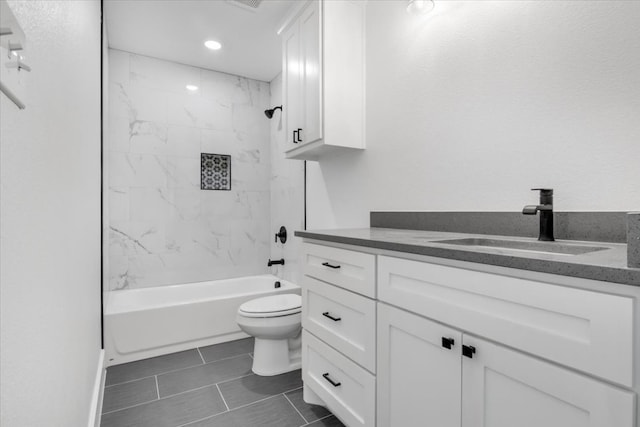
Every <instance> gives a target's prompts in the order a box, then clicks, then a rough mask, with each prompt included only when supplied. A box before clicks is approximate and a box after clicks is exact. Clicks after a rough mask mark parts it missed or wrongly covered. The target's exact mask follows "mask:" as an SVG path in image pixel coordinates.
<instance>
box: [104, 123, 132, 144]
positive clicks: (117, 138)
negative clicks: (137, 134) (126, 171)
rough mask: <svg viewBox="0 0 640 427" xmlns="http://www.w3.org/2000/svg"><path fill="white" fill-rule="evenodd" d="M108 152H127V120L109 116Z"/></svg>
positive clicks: (128, 138)
mask: <svg viewBox="0 0 640 427" xmlns="http://www.w3.org/2000/svg"><path fill="white" fill-rule="evenodd" d="M108 135H109V141H108V147H109V151H121V152H123V153H127V152H129V149H130V145H129V140H130V138H131V136H130V133H129V118H128V117H118V116H109V133H108Z"/></svg>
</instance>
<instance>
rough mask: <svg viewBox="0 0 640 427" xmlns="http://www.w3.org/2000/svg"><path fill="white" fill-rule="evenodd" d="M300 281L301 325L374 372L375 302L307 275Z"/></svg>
mask: <svg viewBox="0 0 640 427" xmlns="http://www.w3.org/2000/svg"><path fill="white" fill-rule="evenodd" d="M302 283H303V285H302V326H303V327H304V328H305V329H307V330H308V331H309V332H312V333H313V334H314V335H316V336H317V337H318V338H320V339H322V340H324V341H325V342H326V343H327V344H329V345H331V346H333V347H334V348H336V349H337V350H338V351H340V352H341V353H343V354H344V355H346V356H347V357H349V358H350V359H352V360H353V361H355V362H356V363H359V364H360V365H362V366H364V367H365V368H366V369H368V370H369V371H371V372H375V363H376V357H375V355H376V303H375V301H373V300H370V299H368V298H365V297H363V296H360V295H356V294H354V293H352V292H348V291H345V290H342V289H340V288H337V287H335V286H332V285H328V284H326V283H324V282H320V281H318V280H316V279H314V278H312V277H309V276H305V277H304V278H303V282H302Z"/></svg>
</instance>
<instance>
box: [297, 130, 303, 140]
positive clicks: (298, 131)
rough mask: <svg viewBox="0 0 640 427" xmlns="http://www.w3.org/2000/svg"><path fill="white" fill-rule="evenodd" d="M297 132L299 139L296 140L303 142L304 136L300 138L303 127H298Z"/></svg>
mask: <svg viewBox="0 0 640 427" xmlns="http://www.w3.org/2000/svg"><path fill="white" fill-rule="evenodd" d="M296 132H297V133H298V140H297V141H296V142H302V138H300V132H302V129H300V128H298V130H297V131H296Z"/></svg>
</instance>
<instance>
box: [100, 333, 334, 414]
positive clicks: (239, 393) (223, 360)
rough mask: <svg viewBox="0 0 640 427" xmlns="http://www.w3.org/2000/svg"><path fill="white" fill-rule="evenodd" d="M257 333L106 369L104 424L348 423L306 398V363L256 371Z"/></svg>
mask: <svg viewBox="0 0 640 427" xmlns="http://www.w3.org/2000/svg"><path fill="white" fill-rule="evenodd" d="M252 351H253V338H247V339H242V340H238V341H232V342H228V343H223V344H216V345H212V346H208V347H201V348H194V349H192V350H186V351H181V352H178V353H172V354H167V355H164V356H158V357H154V358H151V359H145V360H140V361H137V362H131V363H126V364H123V365H116V366H111V367H109V368H108V369H107V378H106V385H105V390H104V401H103V408H102V422H101V427H134V426H135V427H183V426H184V427H187V426H188V427H254V426H255V427H258V426H260V427H301V426H309V427H322V426H325V427H343V426H344V425H343V424H342V423H341V422H340V421H339V420H338V419H337V418H336V417H335V416H333V415H331V413H330V412H329V411H327V410H326V409H325V408H323V407H321V406H315V405H309V404H307V403H305V402H304V401H303V400H302V379H301V375H300V370H297V371H294V372H289V373H286V374H282V375H276V376H273V377H260V376H258V375H255V374H253V373H252V372H251V364H252V362H253V359H252V354H251V352H252Z"/></svg>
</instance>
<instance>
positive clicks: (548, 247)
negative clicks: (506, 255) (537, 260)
mask: <svg viewBox="0 0 640 427" xmlns="http://www.w3.org/2000/svg"><path fill="white" fill-rule="evenodd" d="M433 243H445V244H447V245H460V246H468V247H486V248H498V249H509V250H516V251H526V252H542V253H553V254H560V255H582V254H588V253H589V252H596V251H602V250H605V249H607V248H606V247H601V246H584V245H574V244H567V243H558V242H532V241H522V240H500V239H483V238H467V239H450V240H434V241H433Z"/></svg>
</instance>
